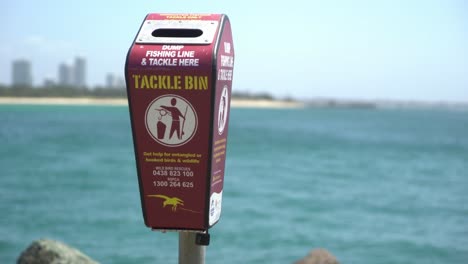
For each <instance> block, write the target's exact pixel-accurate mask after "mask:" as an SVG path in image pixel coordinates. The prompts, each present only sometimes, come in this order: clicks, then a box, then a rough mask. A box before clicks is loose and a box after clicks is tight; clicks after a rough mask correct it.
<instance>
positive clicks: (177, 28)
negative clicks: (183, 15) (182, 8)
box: [135, 20, 219, 44]
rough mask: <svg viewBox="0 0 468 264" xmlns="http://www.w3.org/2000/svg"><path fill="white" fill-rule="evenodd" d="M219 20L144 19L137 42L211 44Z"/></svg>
mask: <svg viewBox="0 0 468 264" xmlns="http://www.w3.org/2000/svg"><path fill="white" fill-rule="evenodd" d="M218 24H219V22H218V21H216V20H146V21H145V22H144V23H143V25H142V27H141V29H140V32H138V36H137V38H136V41H135V42H136V43H138V44H211V43H212V42H213V40H214V36H215V34H216V30H217V29H218Z"/></svg>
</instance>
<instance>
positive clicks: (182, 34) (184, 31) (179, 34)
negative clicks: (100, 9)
mask: <svg viewBox="0 0 468 264" xmlns="http://www.w3.org/2000/svg"><path fill="white" fill-rule="evenodd" d="M151 35H152V36H153V37H156V38H197V37H199V36H201V35H203V31H202V30H200V29H196V28H158V29H156V30H154V31H153V33H151Z"/></svg>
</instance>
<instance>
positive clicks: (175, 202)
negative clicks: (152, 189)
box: [147, 194, 200, 214]
mask: <svg viewBox="0 0 468 264" xmlns="http://www.w3.org/2000/svg"><path fill="white" fill-rule="evenodd" d="M147 196H148V197H150V198H160V199H163V202H162V207H163V208H166V206H170V209H171V211H172V212H174V213H175V212H177V210H182V211H187V212H191V213H196V214H198V213H200V212H197V211H194V210H190V209H187V208H184V205H185V204H184V201H183V200H182V199H180V198H178V197H169V196H167V195H163V194H150V195H147Z"/></svg>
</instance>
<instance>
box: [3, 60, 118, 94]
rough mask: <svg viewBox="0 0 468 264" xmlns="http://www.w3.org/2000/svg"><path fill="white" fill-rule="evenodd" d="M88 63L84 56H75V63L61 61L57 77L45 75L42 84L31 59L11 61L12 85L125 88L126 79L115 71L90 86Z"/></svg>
mask: <svg viewBox="0 0 468 264" xmlns="http://www.w3.org/2000/svg"><path fill="white" fill-rule="evenodd" d="M86 75H87V63H86V58H84V57H79V56H77V57H75V60H74V63H73V64H70V63H66V62H61V63H59V64H58V66H57V76H56V79H54V78H52V77H44V78H43V82H42V83H40V84H37V82H36V84H35V83H34V77H33V76H34V68H33V67H32V63H31V61H30V60H27V59H24V58H20V59H15V60H13V61H12V62H11V82H10V86H12V87H15V86H28V87H48V86H64V87H72V88H92V87H101V86H104V87H107V88H125V80H124V78H123V77H119V76H118V75H117V74H115V73H111V72H108V73H106V75H105V76H104V78H103V80H104V81H103V83H102V85H99V84H98V85H95V86H89V85H87V81H86Z"/></svg>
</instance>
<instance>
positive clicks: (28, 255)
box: [16, 239, 98, 264]
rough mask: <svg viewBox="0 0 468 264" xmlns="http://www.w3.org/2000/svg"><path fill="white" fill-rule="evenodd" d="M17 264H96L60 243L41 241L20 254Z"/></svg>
mask: <svg viewBox="0 0 468 264" xmlns="http://www.w3.org/2000/svg"><path fill="white" fill-rule="evenodd" d="M16 263H17V264H78V263H79V264H98V262H96V261H94V260H92V259H91V258H89V257H88V256H86V255H85V254H83V253H81V252H80V251H79V250H77V249H74V248H72V247H70V246H68V245H66V244H64V243H62V242H58V241H54V240H48V239H41V240H37V241H34V242H32V243H31V245H29V247H28V248H27V249H26V250H25V251H23V253H21V255H20V256H19V258H18V260H17V262H16Z"/></svg>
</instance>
